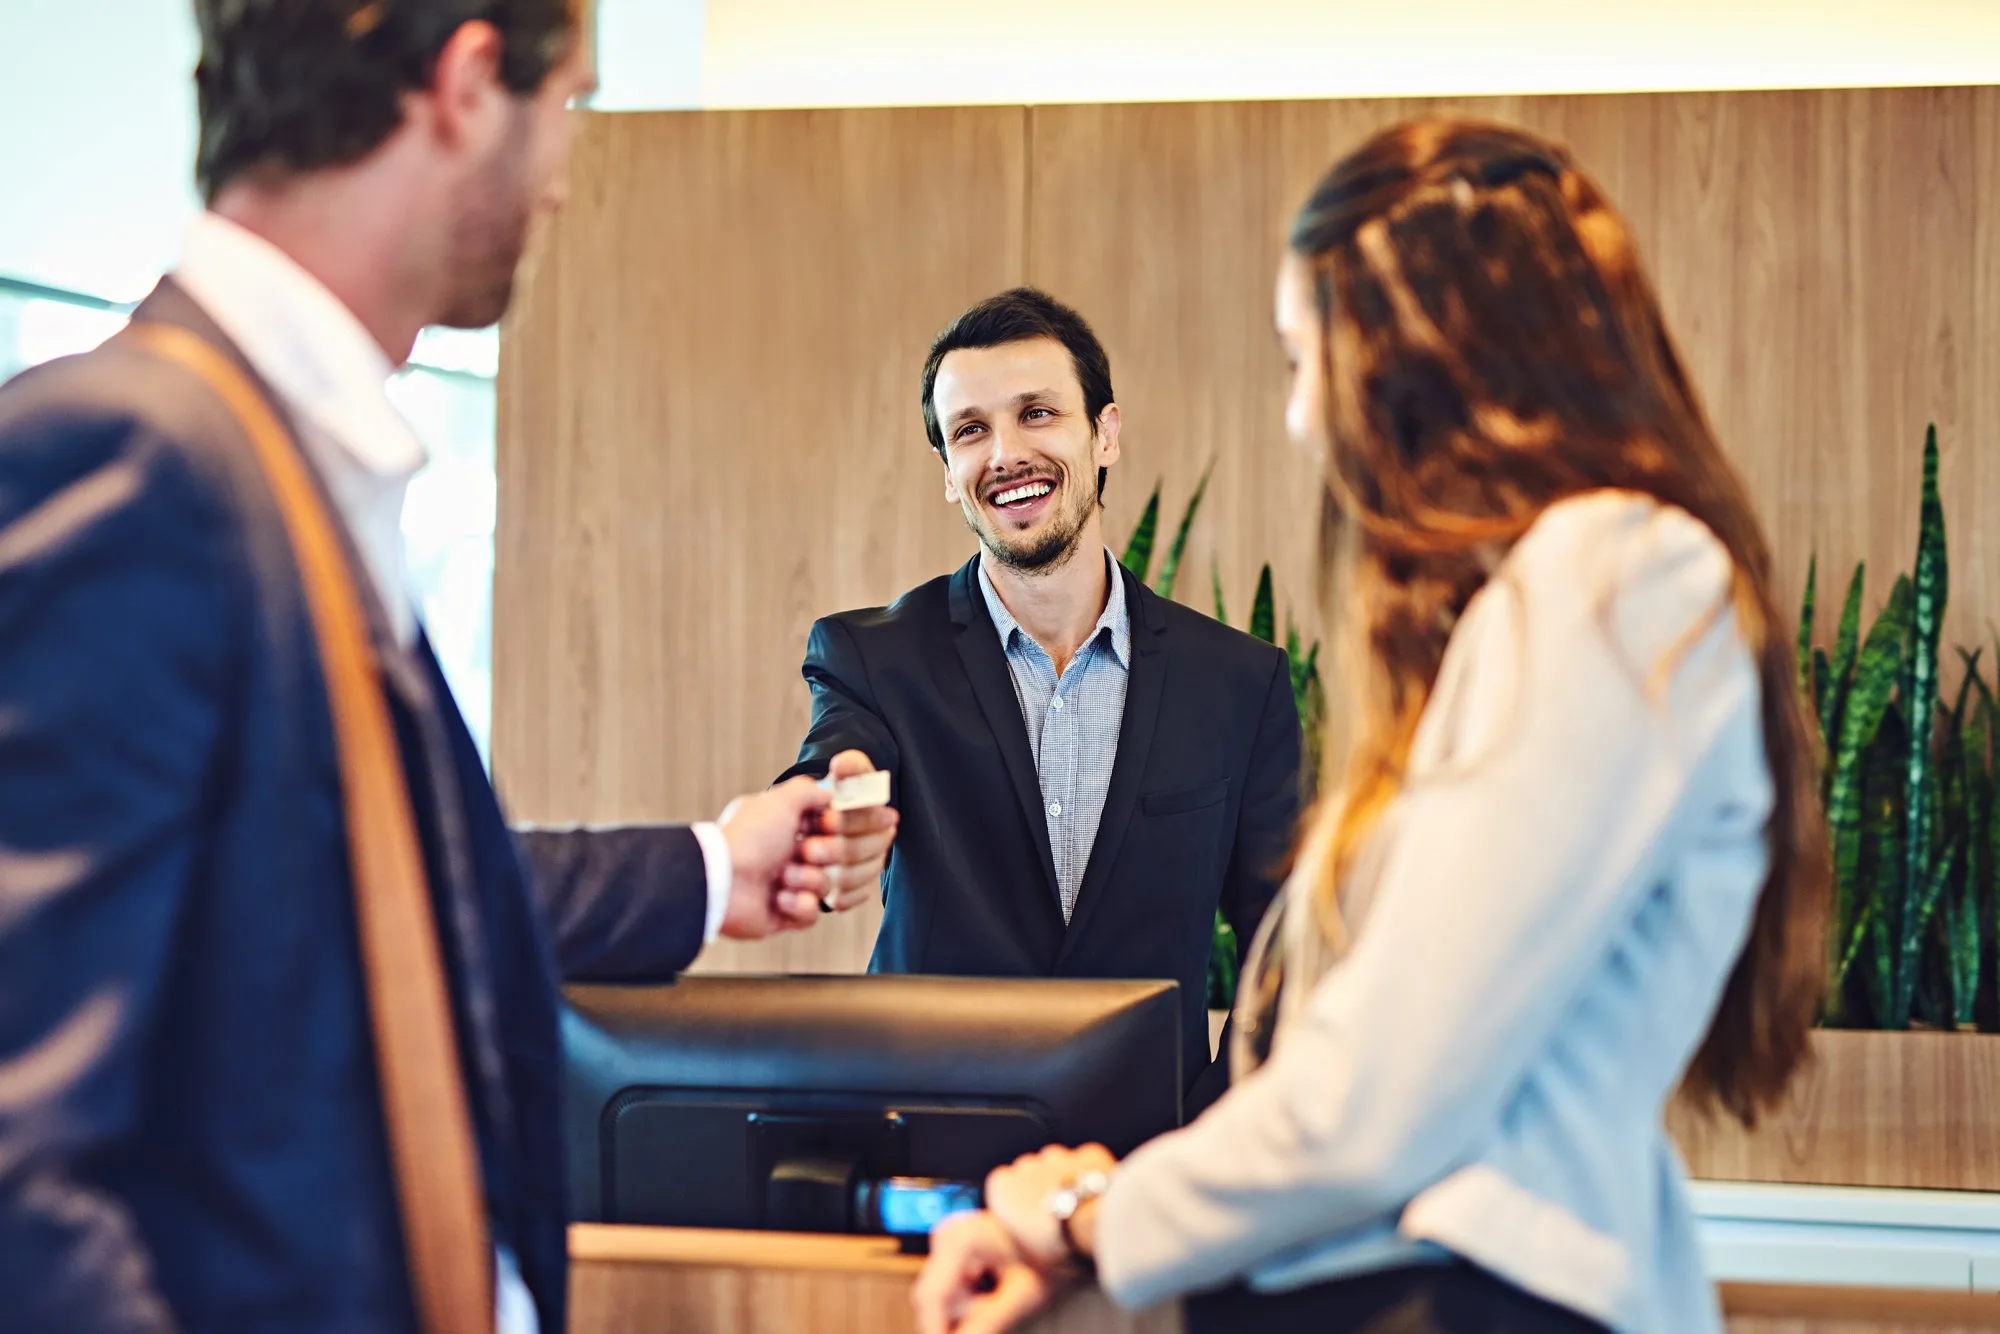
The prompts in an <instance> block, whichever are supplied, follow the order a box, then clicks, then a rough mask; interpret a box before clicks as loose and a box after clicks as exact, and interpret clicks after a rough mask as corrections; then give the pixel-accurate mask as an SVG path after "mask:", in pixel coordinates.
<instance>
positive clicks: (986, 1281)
mask: <svg viewBox="0 0 2000 1334" xmlns="http://www.w3.org/2000/svg"><path fill="white" fill-rule="evenodd" d="M1058 1282H1059V1280H1058V1278H1057V1277H1056V1275H1055V1274H1053V1273H1052V1272H1050V1271H1049V1270H1047V1269H1043V1268H1037V1267H1036V1266H1035V1265H1033V1264H1030V1263H1029V1262H1028V1260H1027V1257H1026V1256H1025V1255H1023V1254H1022V1252H1021V1248H1020V1247H1019V1246H1017V1245H1015V1244H1014V1239H1013V1237H1012V1236H1010V1235H1008V1232H1007V1229H1006V1228H1005V1227H1002V1226H1001V1224H1000V1221H999V1220H998V1219H997V1218H995V1217H994V1216H993V1215H992V1214H990V1213H969V1214H954V1215H953V1216H952V1217H950V1218H947V1219H945V1220H944V1222H942V1223H940V1224H938V1225H937V1227H936V1228H935V1229H934V1230H933V1231H932V1232H931V1257H930V1259H929V1260H927V1261H925V1262H924V1272H923V1273H922V1274H920V1275H918V1276H917V1285H916V1287H915V1288H913V1289H911V1291H910V1304H911V1305H913V1306H914V1307H916V1309H917V1329H918V1331H919V1334H1001V1331H1003V1330H1007V1329H1011V1328H1013V1326H1014V1324H1015V1322H1017V1321H1020V1320H1024V1319H1026V1318H1027V1317H1028V1316H1031V1315H1033V1314H1034V1313H1035V1312H1037V1311H1039V1310H1041V1309H1042V1308H1043V1307H1044V1306H1047V1305H1048V1304H1049V1299H1050V1298H1052V1297H1053V1296H1055V1294H1056V1290H1057V1284H1058Z"/></svg>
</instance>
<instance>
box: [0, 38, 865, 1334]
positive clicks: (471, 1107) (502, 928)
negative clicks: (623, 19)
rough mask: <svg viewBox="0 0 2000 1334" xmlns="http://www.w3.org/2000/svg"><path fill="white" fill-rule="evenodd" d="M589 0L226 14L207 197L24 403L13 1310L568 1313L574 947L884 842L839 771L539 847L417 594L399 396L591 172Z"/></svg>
mask: <svg viewBox="0 0 2000 1334" xmlns="http://www.w3.org/2000/svg"><path fill="white" fill-rule="evenodd" d="M570 3H571V0H484V2H483V3H474V0H372V2H368V0H197V3H196V5H195V11H196V15H197V18H198V20H199V23H200V26H201V36H202V55H201V66H200V69H199V71H198V74H197V82H198V86H199V92H200V104H201V146H200V163H199V175H200V178H201V184H202V188H203V190H204V193H205V195H206V197H207V200H208V204H209V211H208V212H207V213H206V214H204V215H203V216H202V217H201V218H199V219H198V220H197V221H196V222H195V223H194V224H193V226H192V228H191V229H190V231H189V233H188V236H187V240H186V245H185V249H184V251H183V255H182V259H181V262H180V264H179V265H178V266H177V268H176V269H175V271H174V273H173V274H172V275H170V276H169V277H168V278H167V279H166V280H164V281H163V282H162V283H161V284H160V286H159V287H158V288H157V289H156V290H155V291H154V293H153V295H152V296H151V297H149V298H148V299H147V301H146V302H145V303H144V304H143V305H142V306H141V307H140V308H139V310H138V311H137V313H136V314H135V316H134V318H133V323H132V326H131V327H130V328H129V329H128V330H127V331H126V332H124V333H122V334H120V335H119V336H118V337H116V338H114V339H112V340H111V341H110V342H109V343H108V344H106V345H105V346H104V347H103V348H101V349H99V350H98V351H96V352H94V353H91V354H89V355H88V356H84V357H81V358H75V359H71V360H69V361H66V362H59V363H55V364H52V365H49V366H47V367H44V368H41V369H39V370H36V371H32V372H30V373H28V374H26V375H24V376H22V377H20V378H19V379H18V380H16V381H15V382H14V383H12V384H10V385H8V386H6V387H5V389H4V390H0V643H4V644H5V645H6V648H5V651H4V652H0V1293H4V1294H5V1296H4V1298H0V1304H4V1307H5V1309H6V1311H7V1314H6V1316H5V1318H4V1320H0V1323H4V1324H5V1325H6V1327H7V1329H9V1330H10V1331H22V1330H34V1331H42V1330H49V1331H62V1334H113V1332H114V1331H115V1332H117V1334H138V1332H139V1331H146V1332H147V1334H166V1332H167V1331H216V1332H217V1334H221V1332H223V1331H227V1332H228V1334H259V1332H264V1331H268V1332H270V1334H277V1332H278V1331H283V1332H284V1334H310V1332H312V1331H332V1330H341V1331H357V1330H368V1331H404V1330H414V1329H417V1328H420V1327H421V1328H424V1329H427V1330H434V1331H442V1330H450V1331H454V1334H467V1332H469V1331H478V1332H479V1334H485V1331H491V1330H495V1329H498V1330H501V1331H504V1334H532V1332H533V1331H536V1330H541V1331H545V1332H546V1334H560V1331H561V1330H562V1329H563V1328H564V1319H565V1316H564V1280H565V1270H566V1264H567V1261H566V1255H565V1247H564V1230H563V1224H564V1204H565V1190H564V1183H563V1171H562V1167H563V1145H562V1138H561V1134H560V1128H559V1110H560V1109H559V1097H560V1079H561V1073H560V1061H561V1053H560V1047H559V1041H558V1035H557V993H556V980H557V977H558V975H567V976H575V977H591V978H597V979H638V978H649V977H664V976H666V975H670V974H672V973H673V972H674V971H676V970H677V969H679V968H681V967H683V966H684V965H686V964H687V963H688V962H690V961H691V960H692V959H693V958H694V956H695V954H696V953H697V952H698V951H699V950H700V949H701V947H702V944H703V942H704V941H705V940H707V939H708V938H710V937H712V936H714V935H715V934H717V933H718V932H720V933H724V934H729V935H734V936H742V937H757V936H761V935H765V934H768V933H770V932H772V931H776V930H781V929H784V928H787V927H792V926H799V925H804V924H806V923H808V922H810V921H812V920H814V919H815V917H816V915H817V913H818V907H817V902H816V900H817V899H818V898H819V897H820V895H821V894H823V893H824V892H825V889H826V876H827V868H830V867H836V866H843V867H845V868H846V869H847V870H848V871H849V872H850V873H851V874H853V875H854V876H856V877H867V876H872V875H874V874H876V873H878V872H879V870H880V866H881V861H882V856H883V852H884V850H885V848H886V846H887V841H888V838H889V837H890V833H891V829H892V827H893V821H894V817H893V814H892V813H890V812H887V811H874V812H863V813H857V814H855V815H853V816H847V817H842V820H843V821H844V823H840V824H836V825H833V826H832V827H831V828H829V824H830V822H829V821H826V820H823V819H822V818H821V815H820V812H821V811H822V810H823V808H824V807H825V806H826V804H827V796H826V794H825V793H823V792H822V791H821V790H820V789H819V788H818V787H817V786H816V785H815V784H813V783H811V782H806V781H801V782H799V783H795V784H788V785H785V786H782V787H779V788H776V789H774V790H773V791H771V792H768V793H764V794H760V795H756V796H751V797H746V798H743V799H741V800H740V801H739V802H737V803H733V804H732V806H731V809H730V810H729V811H728V812H726V813H725V814H724V816H723V818H722V819H721V820H720V821H719V822H718V823H716V824H712V825H695V826H693V827H690V828H668V827H659V828H651V829H632V830H624V831H615V832H610V833H605V832H597V833H596V834H594V836H592V837H591V838H589V839H587V840H586V839H579V838H576V837H574V836H572V835H570V834H567V833H564V832H561V831H549V832H541V833H536V834H532V835H530V836H529V838H528V839H527V840H526V849H527V852H528V863H529V867H524V866H523V864H522V861H521V859H520V856H519V854H518V852H517V847H516V843H515V840H514V838H513V836H512V835H511V834H510V832H509V830H508V828H507V825H506V823H505V821H504V820H503V818H502V815H501V812H500V809H499V806H498V804H497V802H496V801H495V798H494V795H493V792H492V789H491V787H490V786H489V785H488V783H487V780H486V776H485V773H484V771H483V768H482V766H481V763H480V759H479V756H478V754H477V752H476V751H475V749H474V748H473V746H472V743H471V741H470V738H469V736H468V734H467V732H466V729H465V726H464V724H463V722H462V720H461V719H460V717H459V713H458V710H457V708H456V706H455V705H454V703H453V701H452V697H451V693H450V690H449V689H448V687H447V686H446V683H445V681H444V678H443V676H442V675H441V674H440V672H439V671H438V667H437V663H436V660H435V658H433V656H432V655H431V652H430V649H429V647H428V645H427V643H426V642H425V639H424V634H423V628H422V626H421V625H420V624H419V623H418V620H417V617H416V615H415V613H414V610H413V608H412V607H411V605H410V601H409V598H408V596H407V594H406V592H405V591H404V584H403V579H402V574H401V569H400V561H401V553H400V546H399V539H398V531H399V528H398V523H399V513H400V509H401V503H402V497H403V491H404V487H405V485H406V484H407V482H408V481H409V479H410V476H411V474H412V473H414V472H415V471H416V470H417V468H418V467H419V466H420V465H421V464H422V462H423V457H424V456H423V450H422V447H421V446H420V445H419V443H418V442H417V439H416V437H415V436H414V435H413V434H412V432H411V430H410V428H409V426H408V424H407V423H405V422H404V420H403V419H402V418H401V417H400V416H399V415H398V414H397V412H396V410H395V409H394V407H393V406H392V405H391V403H390V401H389V400H388V398H387V397H386V396H385V394H384V392H383V385H384V381H385V380H386V378H387V377H388V376H389V374H390V373H391V372H392V370H393V369H394V368H395V367H396V366H397V365H398V364H400V363H401V362H402V361H403V360H404V359H405V358H406V357H407V356H408V354H409V352H410V348H411V346H412V344H413V342H414V341H415V339H416V336H417V333H418V331H419V330H420V329H421V328H423V327H424V326H425V325H428V324H446V325H454V326H460V327H477V326H482V325H486V324H490V323H492V322H493V321H495V320H497V319H498V318H499V317H500V315H501V313H502V312H503V311H504V310H505V309H506V307H507V303H508V298H509V295H510V292H511V288H512V283H513V278H514V270H515V266H516V264H517V262H518V261H519V259H520V257H521V253H522V249H523V246H524V244H525V241H526V238H527V235H528V231H529V228H530V224H531V221H532V219H533V218H534V217H535V215H536V214H538V213H540V212H543V211H546V210H549V209H553V208H555V207H556V206H557V205H558V204H559V203H560V202H561V199H562V183H561V182H562V173H563V166H564V159H565V143H566V135H567V123H566V122H567V116H566V110H565V108H566V106H567V104H568V102H569V101H570V99H571V98H572V97H573V96H574V95H576V94H578V93H580V92H583V91H585V90H586V89H587V87H588V85H589V81H590V77H591V76H590V72H589V70H588V69H587V68H586V66H585V62H584V59H583V55H582V52H583V51H584V49H585V48H584V44H583V43H581V42H580V40H579V31H578V26H577V21H576V18H575V15H574V13H573V12H572V10H571V8H570ZM661 762H662V763H672V762H674V757H672V756H670V755H669V756H662V757H661ZM856 763H857V762H856V761H855V760H854V759H853V758H852V757H849V758H848V759H844V760H842V761H840V763H839V764H838V765H836V769H837V770H840V771H845V770H846V769H848V768H852V767H855V765H856ZM863 767H865V766H863ZM807 827H813V828H818V829H820V830H823V831H826V832H823V833H820V834H818V835H817V836H814V837H809V838H803V839H802V838H801V832H802V829H804V828H807ZM530 868H532V869H533V870H534V871H535V874H534V875H532V876H530V875H529V874H527V870H528V869H530Z"/></svg>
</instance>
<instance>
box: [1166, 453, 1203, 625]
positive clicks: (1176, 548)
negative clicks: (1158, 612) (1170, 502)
mask: <svg viewBox="0 0 2000 1334" xmlns="http://www.w3.org/2000/svg"><path fill="white" fill-rule="evenodd" d="M1214 471H1215V460H1214V459H1210V460H1209V461H1208V466H1207V467H1206V468H1203V469H1202V470H1201V481H1199V482H1197V483H1196V484H1195V488H1194V495H1192V496H1190V497H1189V498H1188V503H1187V509H1185V510H1183V511H1182V512H1181V522H1180V526H1179V527H1178V528H1176V529H1174V540H1173V544H1172V545H1171V546H1169V547H1168V548H1167V561H1166V564H1164V565H1162V566H1161V567H1160V581H1159V582H1158V583H1156V584H1154V585H1153V591H1154V592H1155V593H1158V594H1159V595H1160V596H1161V597H1163V598H1170V597H1172V596H1173V595H1174V583H1175V582H1176V581H1177V580H1178V579H1179V578H1180V573H1181V556H1182V554H1183V553H1184V552H1186V550H1187V540H1188V530H1189V529H1190V528H1192V527H1194V516H1195V514H1196V512H1198V511H1199V510H1200V509H1201V498H1202V497H1203V496H1204V495H1206V494H1207V493H1208V478H1209V475H1210V474H1211V473H1213V472H1214Z"/></svg>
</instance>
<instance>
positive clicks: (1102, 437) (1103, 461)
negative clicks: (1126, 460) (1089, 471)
mask: <svg viewBox="0 0 2000 1334" xmlns="http://www.w3.org/2000/svg"><path fill="white" fill-rule="evenodd" d="M1118 427H1119V417H1118V405H1117V404H1116V403H1106V404H1105V405H1104V411H1102V412H1100V413H1098V414H1097V447H1096V449H1095V450H1094V451H1093V455H1092V456H1093V457H1094V458H1095V460H1096V462H1097V466H1098V467H1100V468H1108V467H1110V466H1111V465H1112V464H1114V463H1116V462H1118V454H1119V445H1118Z"/></svg>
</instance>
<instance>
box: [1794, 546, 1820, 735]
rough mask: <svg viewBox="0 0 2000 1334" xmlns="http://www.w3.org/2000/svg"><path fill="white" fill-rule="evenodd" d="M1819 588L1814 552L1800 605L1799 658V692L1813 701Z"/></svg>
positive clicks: (1807, 570)
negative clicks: (1814, 644) (1813, 656)
mask: <svg viewBox="0 0 2000 1334" xmlns="http://www.w3.org/2000/svg"><path fill="white" fill-rule="evenodd" d="M1818 587H1819V553H1818V552H1814V553H1813V555H1812V558H1811V559H1810V560H1808V561H1807V562H1806V595H1805V598H1804V599H1803V600H1802V601H1801V602H1800V604H1799V642H1798V649H1797V658H1798V665H1799V691H1800V693H1801V694H1803V695H1804V696H1805V697H1806V698H1807V699H1808V700H1812V699H1813V698H1814V695H1813V693H1812V684H1813V679H1812V641H1813V612H1814V602H1815V601H1816V599H1817V590H1818Z"/></svg>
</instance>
